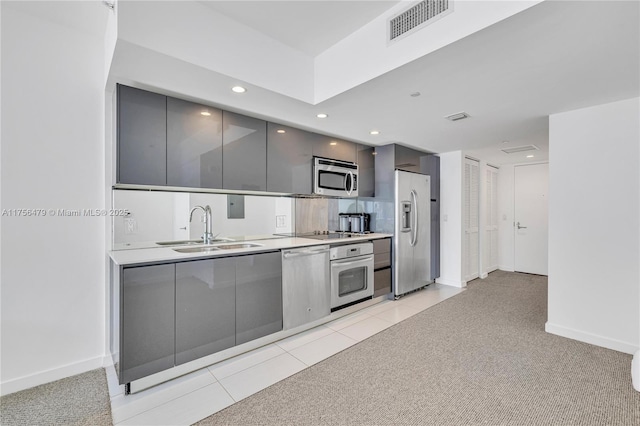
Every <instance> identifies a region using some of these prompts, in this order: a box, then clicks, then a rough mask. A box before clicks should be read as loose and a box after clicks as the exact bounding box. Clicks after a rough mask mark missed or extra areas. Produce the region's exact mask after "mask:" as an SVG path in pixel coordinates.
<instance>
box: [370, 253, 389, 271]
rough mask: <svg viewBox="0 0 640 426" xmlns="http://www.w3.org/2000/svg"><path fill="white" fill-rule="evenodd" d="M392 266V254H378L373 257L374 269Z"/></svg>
mask: <svg viewBox="0 0 640 426" xmlns="http://www.w3.org/2000/svg"><path fill="white" fill-rule="evenodd" d="M387 266H391V253H376V254H374V255H373V269H380V268H386V267H387Z"/></svg>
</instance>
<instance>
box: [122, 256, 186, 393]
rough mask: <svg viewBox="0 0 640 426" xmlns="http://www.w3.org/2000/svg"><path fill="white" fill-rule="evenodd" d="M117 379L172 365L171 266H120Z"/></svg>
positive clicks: (130, 379) (173, 299)
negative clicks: (119, 328)
mask: <svg viewBox="0 0 640 426" xmlns="http://www.w3.org/2000/svg"><path fill="white" fill-rule="evenodd" d="M121 285H122V287H121V290H122V310H121V312H120V315H121V321H120V326H121V330H120V382H121V383H129V382H131V381H132V380H136V379H139V378H141V377H145V376H148V375H150V374H153V373H157V372H159V371H162V370H166V369H168V368H171V367H173V366H174V349H175V306H174V301H175V297H174V295H175V265H173V264H172V265H154V266H142V267H132V268H124V269H123V271H122V284H121Z"/></svg>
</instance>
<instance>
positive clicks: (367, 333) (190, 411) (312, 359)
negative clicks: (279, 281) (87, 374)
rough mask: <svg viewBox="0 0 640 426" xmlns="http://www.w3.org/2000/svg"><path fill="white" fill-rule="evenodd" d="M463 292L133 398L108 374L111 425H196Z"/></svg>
mask: <svg viewBox="0 0 640 426" xmlns="http://www.w3.org/2000/svg"><path fill="white" fill-rule="evenodd" d="M461 291H463V289H460V288H455V287H448V286H443V285H439V284H432V285H430V286H429V287H427V288H426V289H424V290H421V291H419V292H416V293H413V294H411V295H408V296H405V297H403V298H402V299H400V300H398V301H392V300H386V301H384V302H382V303H378V304H376V305H374V306H371V307H369V308H366V309H363V310H361V311H358V312H355V313H353V314H350V315H347V316H345V317H342V318H340V319H337V320H335V321H332V322H330V323H327V324H324V325H321V326H319V327H315V328H313V329H311V330H308V331H305V332H303V333H300V334H296V335H295V336H291V337H288V338H286V339H283V340H280V341H278V342H276V343H273V344H271V345H267V346H264V347H262V348H259V349H256V350H253V351H251V352H247V353H245V354H242V355H239V356H237V357H234V358H231V359H228V360H226V361H222V362H219V363H217V364H214V365H212V366H210V367H208V368H203V369H202V370H198V371H195V372H193V373H191V374H187V375H186V376H183V377H179V378H177V379H174V380H171V381H170V382H166V383H163V384H161V385H158V386H155V387H153V388H151V389H147V390H145V391H142V392H139V393H137V394H134V395H126V396H125V395H124V387H123V386H119V385H118V382H117V378H116V375H115V370H114V369H113V367H111V368H108V369H107V380H108V383H109V394H110V396H111V411H112V415H113V423H114V425H189V424H192V423H194V422H197V421H198V420H201V419H204V418H205V417H208V416H210V415H211V414H213V413H216V412H218V411H220V410H222V409H223V408H225V407H228V406H229V405H231V404H233V403H234V402H237V401H240V400H241V399H244V398H246V397H248V396H250V395H253V394H254V393H256V392H258V391H260V390H262V389H264V388H266V387H268V386H271V385H272V384H274V383H277V382H279V381H280V380H283V379H286V378H287V377H289V376H291V375H293V374H295V373H297V372H299V371H301V370H303V369H305V368H307V367H308V366H311V365H313V364H316V363H318V362H320V361H322V360H324V359H326V358H328V357H330V356H332V355H334V354H336V353H338V352H340V351H343V350H344V349H346V348H348V347H350V346H352V345H355V344H356V343H358V342H360V341H362V340H364V339H366V338H368V337H371V336H373V335H374V334H376V333H379V332H380V331H382V330H384V329H386V328H388V327H391V326H392V325H393V324H397V323H398V322H400V321H402V320H405V319H407V318H409V317H411V316H413V315H415V314H417V313H418V312H420V311H422V310H424V309H427V308H429V307H431V306H433V305H435V304H437V303H439V302H441V301H443V300H445V299H448V298H449V297H452V296H455V295H456V294H458V293H460V292H461Z"/></svg>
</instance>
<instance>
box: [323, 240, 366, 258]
mask: <svg viewBox="0 0 640 426" xmlns="http://www.w3.org/2000/svg"><path fill="white" fill-rule="evenodd" d="M372 253H373V243H371V242H366V243H357V244H344V245H339V246H335V247H331V251H330V258H331V260H336V259H346V258H349V257H356V256H362V255H365V254H372Z"/></svg>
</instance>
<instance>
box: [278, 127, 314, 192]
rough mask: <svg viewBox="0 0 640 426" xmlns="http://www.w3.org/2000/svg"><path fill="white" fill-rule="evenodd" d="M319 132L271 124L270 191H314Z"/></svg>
mask: <svg viewBox="0 0 640 426" xmlns="http://www.w3.org/2000/svg"><path fill="white" fill-rule="evenodd" d="M314 140H315V135H314V134H313V133H311V132H307V131H304V130H300V129H294V128H293V127H288V126H282V125H280V124H275V123H268V124H267V191H270V192H286V193H291V194H311V193H312V192H313V187H312V174H313V143H314Z"/></svg>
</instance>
